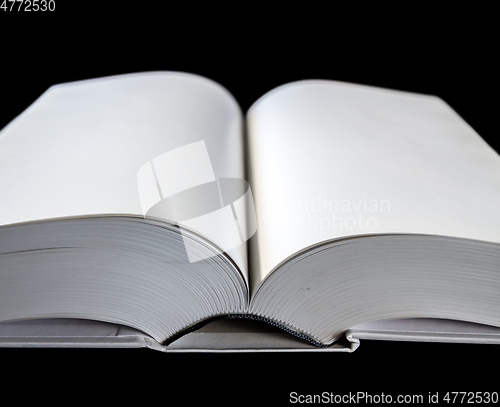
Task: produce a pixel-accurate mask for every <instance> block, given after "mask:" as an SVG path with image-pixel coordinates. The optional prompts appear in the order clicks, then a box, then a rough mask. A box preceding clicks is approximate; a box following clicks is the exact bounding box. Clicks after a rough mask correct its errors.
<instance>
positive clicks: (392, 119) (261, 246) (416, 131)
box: [247, 80, 500, 283]
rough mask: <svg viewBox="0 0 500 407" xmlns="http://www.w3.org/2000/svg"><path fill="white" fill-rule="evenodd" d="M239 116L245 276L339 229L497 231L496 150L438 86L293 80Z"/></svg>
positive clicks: (257, 275)
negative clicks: (252, 209) (253, 219)
mask: <svg viewBox="0 0 500 407" xmlns="http://www.w3.org/2000/svg"><path fill="white" fill-rule="evenodd" d="M480 102H481V101H478V103H480ZM247 122H248V138H249V146H250V157H251V182H252V191H253V193H254V199H255V205H256V213H257V222H258V232H257V235H256V236H254V238H253V239H252V241H251V243H252V250H253V252H252V258H253V262H252V264H253V270H252V279H253V280H254V283H255V282H257V281H258V280H261V279H263V278H264V277H265V276H266V275H267V274H268V273H269V272H270V271H271V270H272V269H273V268H274V267H276V266H277V265H278V264H279V263H280V262H282V261H284V260H285V259H287V258H288V257H289V256H292V255H293V254H294V253H296V252H298V251H300V250H302V249H304V248H306V247H308V246H311V245H314V244H317V243H319V242H323V241H328V240H331V239H335V238H340V237H345V236H352V235H364V234H379V233H419V234H431V235H447V236H455V237H464V238H471V239H479V240H486V241H492V242H500V213H499V211H498V208H499V207H500V157H499V156H498V155H497V153H496V152H495V151H494V150H493V149H492V148H490V147H489V146H488V145H487V144H486V143H485V142H484V141H483V140H482V139H481V138H480V137H479V136H478V134H477V133H476V132H475V131H474V130H473V129H472V128H471V127H470V126H469V125H468V124H467V123H466V122H465V121H464V120H463V119H461V118H460V117H459V116H458V114H456V113H455V112H454V111H453V110H452V109H451V108H450V107H449V106H448V105H447V104H446V103H444V102H443V101H442V100H441V99H439V98H437V97H434V96H427V95H418V94H412V93H407V92H400V91H393V90H386V89H379V88H375V87H369V86H362V85H354V84H347V83H339V82H334V81H326V80H309V81H300V82H295V83H291V84H287V85H283V86H281V87H279V88H277V89H275V90H272V91H271V92H269V93H268V94H266V95H264V96H263V97H262V98H261V99H260V100H258V101H257V102H256V103H255V104H254V105H253V106H252V107H251V109H250V110H249V112H248V114H247Z"/></svg>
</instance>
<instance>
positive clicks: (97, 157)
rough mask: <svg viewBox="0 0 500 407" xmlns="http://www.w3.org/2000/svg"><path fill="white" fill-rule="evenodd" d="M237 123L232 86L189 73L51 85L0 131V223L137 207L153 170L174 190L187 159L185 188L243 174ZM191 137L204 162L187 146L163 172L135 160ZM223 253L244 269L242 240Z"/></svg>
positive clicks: (148, 159)
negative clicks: (178, 161)
mask: <svg viewBox="0 0 500 407" xmlns="http://www.w3.org/2000/svg"><path fill="white" fill-rule="evenodd" d="M20 86H22V84H20ZM242 123H243V117H242V113H241V110H240V108H239V106H238V104H237V102H236V101H235V99H234V98H233V96H232V95H231V94H230V93H229V92H228V91H227V90H226V89H224V88H223V87H222V86H220V85H218V84H217V83H215V82H213V81H211V80H209V79H206V78H202V77H199V76H197V75H192V74H186V73H179V72H147V73H139V74H127V75H119V76H112V77H107V78H100V79H92V80H85V81H79V82H73V83H66V84H61V85H55V86H53V87H51V88H50V89H49V90H47V91H46V92H45V93H44V94H43V95H41V96H40V98H38V100H36V101H35V102H34V103H33V104H32V105H31V106H29V107H28V108H27V109H26V110H25V111H24V112H22V113H21V114H20V115H19V116H18V117H17V118H16V119H14V120H13V121H12V122H11V123H10V124H9V125H7V126H6V127H5V128H4V129H2V131H0V195H1V199H0V225H7V224H14V223H18V222H26V221H33V220H41V219H51V218H63V217H73V216H87V215H102V214H104V215H106V214H110V215H113V214H118V215H138V216H141V215H144V208H143V207H141V199H142V205H143V206H144V205H146V204H147V205H152V204H153V203H155V202H156V201H157V200H159V199H160V198H159V195H158V190H157V189H156V188H157V183H158V181H157V182H155V180H154V178H153V176H155V175H157V176H158V177H159V181H160V183H163V184H167V185H163V184H162V185H161V186H162V187H163V189H164V192H165V191H169V190H170V189H172V188H174V186H175V188H174V189H173V190H174V192H178V191H179V189H182V188H181V187H182V184H183V183H182V182H181V181H183V180H185V178H186V176H187V175H189V176H190V178H189V179H188V181H190V182H191V181H192V180H191V178H193V177H192V176H191V174H187V173H188V172H189V171H190V169H192V168H195V167H196V168H197V169H198V170H199V171H198V173H199V174H195V175H200V176H199V177H198V178H199V179H200V181H199V182H198V181H197V183H194V184H193V182H191V183H189V185H187V186H186V188H189V187H192V186H193V185H197V184H203V183H205V182H209V181H213V180H215V179H219V178H239V179H243V178H244V176H245V174H244V155H243V154H244V151H243V134H242ZM193 143H198V144H193ZM190 145H197V146H200V147H201V148H202V149H203V151H201V153H200V154H202V155H203V154H204V155H203V158H204V159H205V161H206V163H205V164H206V165H205V166H204V167H203V168H201V167H200V165H199V164H200V163H199V159H198V156H196V157H194V156H193V157H190V156H189V157H187V158H186V159H185V160H184V161H183V162H182V163H181V164H182V165H181V164H179V165H174V164H175V163H174V164H172V165H171V166H170V167H169V168H167V169H168V171H169V172H168V174H166V175H165V174H164V173H160V170H161V166H159V165H157V167H158V168H157V174H153V172H152V170H151V171H150V172H149V173H148V172H147V171H145V170H144V169H146V170H147V169H148V165H150V164H151V163H152V162H153V161H154V160H156V161H158V157H164V156H165V154H171V152H172V151H174V152H175V151H179V149H180V148H183V149H185V150H189V147H186V146H190ZM171 155H172V154H171ZM173 155H176V156H179V154H173ZM198 155H199V154H198ZM156 161H155V162H156ZM156 164H158V163H157V162H156ZM207 166H208V167H209V168H208V172H209V174H208V175H209V176H208V175H207V174H206V172H207V171H206V167H207ZM210 167H211V168H210ZM141 168H144V169H143V170H142V171H140V170H141ZM193 172H195V171H194V170H193ZM163 176H168V179H167V181H165V180H164V179H163V178H162V177H163ZM138 181H139V182H140V183H141V185H138ZM168 181H169V182H168ZM174 184H175V185H174ZM179 185H180V186H179ZM139 186H141V187H142V197H141V191H139ZM169 188H170V189H169ZM144 191H145V192H144ZM230 255H231V256H232V257H233V259H234V260H235V262H236V263H237V264H238V265H239V266H240V268H241V270H242V271H243V273H245V268H246V248H245V247H244V246H242V247H240V248H237V249H235V250H234V251H233V252H231V253H230Z"/></svg>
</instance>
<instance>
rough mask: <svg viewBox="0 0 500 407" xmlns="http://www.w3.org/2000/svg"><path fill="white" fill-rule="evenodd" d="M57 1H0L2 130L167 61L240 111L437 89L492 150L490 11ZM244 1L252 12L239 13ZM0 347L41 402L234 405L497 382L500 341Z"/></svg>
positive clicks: (493, 35)
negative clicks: (86, 85) (65, 86)
mask: <svg viewBox="0 0 500 407" xmlns="http://www.w3.org/2000/svg"><path fill="white" fill-rule="evenodd" d="M66 3H70V2H66ZM66 3H65V4H62V1H60V0H58V1H57V9H56V12H54V13H52V14H49V13H45V14H41V13H24V14H23V13H8V12H0V36H1V45H0V56H1V57H0V58H1V59H0V86H1V90H0V103H1V105H0V106H1V111H0V128H2V127H4V126H5V125H6V124H7V123H8V122H9V121H11V120H12V119H13V118H14V117H15V116H16V115H18V114H19V113H20V112H22V111H23V110H24V109H25V108H26V107H27V106H28V105H29V104H30V103H32V102H33V101H34V100H35V99H36V98H37V97H38V96H39V95H40V94H41V93H42V92H44V91H45V90H46V89H47V88H48V87H49V86H51V85H52V84H56V83H62V82H68V81H75V80H81V79H88V78H95V77H102V76H107V75H115V74H121V73H129V72H140V71H151V70H173V71H183V72H190V73H195V74H199V75H202V76H205V77H208V78H210V79H212V80H214V81H216V82H218V83H220V84H221V85H223V86H224V87H225V88H227V89H228V90H229V91H230V92H231V93H232V94H233V95H234V96H235V98H236V99H237V100H238V101H239V103H240V106H241V107H242V109H243V111H246V110H247V109H248V107H249V106H250V105H251V104H252V103H253V102H254V101H255V100H256V99H257V98H259V97H260V96H261V95H262V94H264V93H265V92H267V91H269V90H271V89H272V88H274V87H276V86H278V85H281V84H283V83H287V82H290V81H294V80H300V79H312V78H320V79H333V80H340V81H346V82H354V83H360V84H367V85H373V86H380V87H386V88H393V89H399V90H406V91H411V92H418V93H425V94H433V95H437V96H440V97H441V98H443V99H444V100H445V101H446V102H448V103H449V104H450V105H451V106H452V107H453V108H454V109H455V110H456V111H457V112H458V113H459V114H460V115H461V116H462V117H463V118H464V119H465V120H466V121H467V122H468V123H469V124H470V125H471V126H472V127H473V128H474V129H475V130H476V131H477V132H478V133H479V134H480V135H481V136H482V137H483V138H484V139H485V140H486V141H487V142H488V143H489V144H490V145H491V146H493V147H494V148H496V149H497V151H499V142H498V128H497V120H498V113H497V110H498V95H499V86H498V72H499V69H498V68H499V66H498V62H497V61H496V56H497V53H498V42H497V38H498V32H497V30H496V29H495V27H494V26H492V25H490V23H489V22H488V21H487V17H488V16H489V14H490V13H491V11H488V10H474V13H472V11H471V10H468V9H466V10H462V11H463V13H461V14H460V15H458V14H456V10H453V12H452V11H451V10H450V11H448V12H447V13H446V14H443V15H436V14H435V11H434V10H419V11H420V12H419V13H418V14H417V15H416V16H415V15H414V14H415V13H414V12H415V10H412V12H411V13H410V12H404V11H403V10H391V13H388V12H384V11H383V10H367V11H366V13H363V14H364V15H363V17H364V18H362V16H361V12H360V10H355V12H353V11H350V12H343V11H340V10H326V9H321V8H315V7H314V6H312V5H310V6H308V7H304V8H303V9H298V10H291V11H293V13H291V14H288V11H290V10H287V12H286V13H285V10H280V14H278V15H270V14H269V11H268V10H267V9H265V8H263V9H261V8H257V7H256V6H251V7H250V5H247V6H246V9H245V8H243V9H239V10H237V9H236V8H234V7H232V6H231V7H229V8H228V9H227V10H226V11H227V13H226V14H221V12H220V11H215V10H213V9H206V10H205V9H203V10H202V9H201V8H197V7H195V6H194V5H191V6H189V5H188V6H189V7H187V9H185V10H183V11H177V10H173V9H172V8H171V7H170V5H169V6H168V7H165V5H163V8H161V7H160V3H158V7H157V5H156V3H151V2H149V3H147V4H146V3H144V5H142V6H141V5H140V4H137V3H135V4H134V5H133V6H125V5H124V3H118V2H116V3H113V5H111V3H112V2H109V3H110V5H109V8H107V9H105V10H104V9H102V6H99V8H96V7H97V6H92V7H94V9H92V7H91V5H89V4H88V3H83V2H81V3H80V2H73V3H72V5H71V7H70V6H69V4H66ZM125 8H128V9H127V10H126V11H127V13H126V14H123V12H124V9H125ZM250 12H256V13H255V14H252V16H253V17H252V18H251V19H249V20H248V21H246V22H245V17H246V16H248V15H249V14H248V13H250ZM27 14H28V15H27ZM409 15H412V16H413V17H415V18H414V19H413V20H412V21H410V20H409ZM216 16H218V17H219V18H217V19H216ZM221 16H222V18H220V17H221ZM381 17H384V18H381ZM200 19H201V21H202V22H203V23H200ZM0 358H2V359H0V360H2V362H3V366H2V369H1V370H2V371H4V372H5V374H6V375H7V376H8V377H9V378H10V380H11V381H12V383H15V382H18V381H21V382H23V383H25V384H24V389H25V390H23V391H20V392H18V393H17V394H18V395H19V396H20V397H26V396H29V395H30V394H32V393H35V394H36V395H37V396H38V397H39V398H40V400H41V398H47V399H53V398H56V397H60V396H62V395H63V394H62V393H61V391H62V390H63V389H64V390H66V389H67V390H69V391H70V392H71V394H72V396H71V397H74V398H76V399H79V398H82V397H90V400H92V399H95V400H97V399H98V398H99V396H98V390H99V389H106V395H107V396H109V397H111V400H115V397H117V396H118V395H120V394H121V395H125V396H126V397H133V396H135V395H136V394H142V395H143V396H144V397H146V395H148V394H149V395H158V396H159V397H160V399H158V400H157V402H169V401H172V400H174V398H175V397H181V398H180V399H179V400H182V401H185V402H187V401H189V400H196V401H203V400H206V401H208V400H211V399H212V400H215V401H219V402H221V401H224V400H229V401H232V402H234V403H241V402H244V401H247V400H248V399H254V400H261V401H263V402H264V401H265V400H270V401H271V402H273V403H281V402H283V403H286V402H287V401H288V399H289V393H290V392H292V391H296V392H298V393H318V392H319V393H321V392H323V391H328V392H333V393H337V394H346V393H348V392H349V391H353V392H355V391H370V392H372V393H374V394H381V393H382V392H384V393H386V394H387V393H390V394H392V395H396V394H398V393H416V394H423V395H424V397H427V395H428V393H429V392H435V391H438V390H439V391H440V394H442V395H444V393H445V391H494V390H496V391H498V390H500V389H499V388H498V387H499V386H498V380H497V378H498V373H497V372H498V366H499V362H500V347H498V346H493V345H464V344H440V343H410V342H397V343H395V342H383V341H363V342H362V343H361V346H360V348H359V349H358V350H357V351H356V352H354V353H353V354H336V353H331V354H324V353H318V354H305V353H297V354H280V353H275V354H222V355H217V354H216V355H209V354H207V355H204V354H200V355H180V354H162V353H160V352H155V351H152V350H146V349H137V350H119V349H111V350H104V349H0ZM254 369H257V372H260V373H258V374H255V373H254V372H255V371H254ZM5 384H7V382H5ZM186 384H187V386H186ZM5 388H6V389H8V388H9V386H6V387H5ZM137 402H139V401H137Z"/></svg>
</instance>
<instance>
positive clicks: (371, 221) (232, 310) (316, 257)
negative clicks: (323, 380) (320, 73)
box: [0, 72, 500, 350]
mask: <svg viewBox="0 0 500 407" xmlns="http://www.w3.org/2000/svg"><path fill="white" fill-rule="evenodd" d="M0 194H1V199H0V321H1V322H2V323H0V345H2V344H4V345H5V346H7V345H9V346H10V345H12V344H14V345H15V344H16V343H23V338H26V337H36V336H38V337H40V338H42V339H43V338H45V339H43V340H42V339H41V340H40V341H39V342H37V343H38V344H42V345H43V343H50V344H52V345H54V346H57V345H58V341H57V340H55V339H51V340H48V341H47V337H52V338H56V337H59V338H64V337H65V336H67V337H72V338H74V337H90V338H91V339H90V340H89V342H88V343H91V344H93V345H96V346H99V343H101V344H104V343H108V344H111V345H116V346H119V344H120V343H127V344H129V345H130V344H131V343H132V342H134V341H136V339H133V340H130V341H129V342H127V340H126V339H124V338H131V337H135V338H137V337H140V340H138V341H136V342H134V343H141V344H144V343H145V344H147V346H149V347H152V348H156V349H167V350H168V349H182V348H183V345H182V343H183V342H182V340H185V338H188V337H189V335H191V334H187V335H186V333H187V332H190V331H193V329H197V328H199V327H201V326H202V325H203V323H206V322H207V321H212V320H214V319H217V318H218V319H219V321H216V322H218V323H220V324H221V325H220V327H219V328H216V329H215V328H214V329H215V330H214V329H212V330H210V329H208V330H206V331H203V329H204V328H201V329H199V330H197V331H195V332H193V333H196V332H198V333H199V337H201V336H202V334H203V332H206V333H207V336H206V337H208V336H210V335H208V334H210V332H212V333H213V332H215V333H218V334H219V335H218V336H216V338H217V339H216V340H213V341H212V343H211V345H209V346H208V347H206V349H208V350H209V349H210V347H211V346H213V349H215V348H217V346H219V348H218V349H223V348H224V347H223V346H222V347H220V343H221V341H223V340H224V338H230V337H231V334H232V333H234V332H236V331H238V329H236V328H234V327H238V326H239V325H238V324H239V323H240V322H241V321H244V320H257V321H263V322H265V323H267V324H268V325H269V326H270V327H273V326H274V327H276V328H278V331H279V332H285V335H286V337H287V338H294V340H297V341H299V342H294V343H293V345H290V346H291V348H294V347H296V348H308V349H310V348H311V349H335V347H336V346H337V347H338V344H339V343H341V342H342V341H343V340H346V339H347V340H349V341H351V343H352V344H354V345H353V346H354V347H355V344H357V342H358V340H359V338H363V337H367V338H370V337H375V338H386V337H390V338H393V339H394V338H396V339H397V338H398V337H399V338H403V339H404V338H405V337H408V336H410V337H413V338H424V340H432V338H433V337H434V338H436V337H437V338H439V337H441V338H444V339H445V340H458V341H460V340H463V341H476V342H500V333H499V332H500V214H499V212H498V208H499V204H500V157H499V156H498V155H497V153H496V152H495V151H494V150H493V149H492V148H490V147H489V146H488V145H487V144H486V143H485V142H484V141H483V140H482V139H481V138H480V137H479V136H478V135H477V133H476V132H475V131H474V130H473V129H472V128H471V127H470V126H469V125H468V124H467V123H465V122H464V121H463V120H462V119H461V118H460V117H459V116H458V115H457V114H456V113H455V112H454V111H453V110H452V109H451V108H450V107H449V106H448V105H447V104H446V103H445V102H443V101H442V100H441V99H439V98H437V97H435V96H428V95H420V94H412V93H407V92H401V91H395V90H386V89H379V88H374V87H369V86H361V85H355V84H347V83H340V82H334V81H327V80H305V81H299V82H294V83H290V84H287V85H283V86H281V87H278V88H276V89H274V90H272V91H270V92H269V93H267V94H265V95H264V96H262V97H261V98H260V99H259V100H257V101H256V102H255V103H254V105H253V106H252V107H251V108H250V109H249V111H248V112H246V115H244V114H243V112H242V111H241V109H240V108H239V106H238V103H237V101H236V100H234V98H233V97H232V96H231V94H230V93H229V92H228V91H227V90H225V89H224V88H222V87H221V86H220V85H218V84H216V83H214V82H212V81H211V80H208V79H206V78H202V77H199V76H196V75H191V74H186V73H178V72H149V73H141V74H129V75H123V76H115V77H108V78H102V79H95V80H86V81H80V82H75V83H67V84H62V85H56V86H53V87H52V88H50V89H49V90H48V91H47V92H45V93H44V94H43V95H42V96H41V97H40V98H39V99H38V100H37V101H35V102H34V103H33V104H32V105H31V106H30V107H29V108H28V109H27V110H25V111H24V112H23V113H22V114H20V115H19V116H18V117H17V118H16V119H15V120H13V121H12V122H11V123H10V124H9V125H7V126H6V127H5V128H4V129H3V130H2V131H1V132H0ZM231 319H238V320H240V321H231ZM90 321H95V323H92V322H90ZM381 321H382V322H381ZM384 321H385V322H384ZM440 321H441V322H440ZM451 321H460V322H457V323H456V324H452V325H449V324H450V323H451ZM226 323H229V325H224V324H226ZM231 323H233V325H231ZM89 324H90V325H89ZM250 324H251V322H250ZM408 324H410V325H411V327H410V328H409V326H410V325H408ZM447 324H448V325H447ZM476 324H478V325H476ZM227 326H229V328H227ZM443 326H444V327H448V328H446V329H444V330H443V331H440V327H443ZM61 327H64V329H62V328H61ZM109 327H119V328H117V329H118V330H116V329H114V328H113V329H111V331H112V332H114V333H111V334H109V332H108V331H109V329H110V328H109ZM231 327H233V328H231ZM471 327H472V328H471ZM226 328H227V329H228V331H227V333H224V329H226ZM51 329H53V330H54V331H53V332H59V331H58V330H61V329H62V331H61V332H62V333H60V334H57V333H55V334H51V331H50V330H51ZM205 329H207V328H205ZM259 329H260V328H259ZM273 329H274V328H273ZM68 330H69V331H68ZM71 330H74V331H73V332H80V333H78V334H76V333H75V334H74V335H73V334H72V333H71ZM257 331H258V329H257ZM264 331H265V330H264ZM264 331H263V332H262V335H263V336H265V334H266V332H264ZM2 332H3V333H4V334H2ZM5 332H7V333H5ZM9 332H11V333H10V334H9ZM12 332H14V333H12ZM27 332H28V333H27ZM43 332H45V334H44V333H43ZM47 332H48V333H47ZM82 332H90V333H87V334H85V333H82ZM92 332H94V334H92ZM116 332H122V335H121V337H120V338H117V337H118V336H120V335H118V334H116ZM440 332H441V334H442V335H441V336H440ZM443 332H444V333H443ZM238 333H239V334H240V336H237V335H236V336H234V337H235V338H236V337H237V338H239V339H237V340H243V342H244V341H245V338H247V339H248V338H251V337H252V334H251V333H248V332H246V331H245V328H242V329H241V330H240V331H238ZM275 334H276V331H272V332H270V333H269V336H268V337H267V338H274V336H273V335H275ZM290 334H292V335H290ZM2 335H3V336H2ZM405 335H406V336H405ZM113 336H115V337H116V338H115V339H110V337H113ZM13 338H14V339H13ZM92 338H94V340H92ZM103 338H105V339H103ZM179 338H180V339H179ZM242 338H243V339H242ZM44 340H45V342H44ZM100 341H101V342H100ZM120 341H122V342H120ZM28 342H29V341H28ZM35 342H36V341H35ZM76 342H78V341H76ZM76 342H74V343H76ZM187 342H189V341H187ZM187 342H186V343H187ZM285 342H286V340H285ZM68 343H70V342H64V339H60V342H59V344H66V345H67V344H68ZM6 344H7V345H6ZM79 344H80V345H81V341H80V342H79ZM179 344H181V345H179ZM218 344H219V345H218ZM251 346H252V345H251V344H246V345H244V348H245V347H246V349H248V348H250V347H251ZM266 346H267V345H266ZM273 346H274V345H273ZM279 346H280V345H277V347H275V349H279ZM287 346H288V345H287ZM353 346H351V348H350V349H353ZM271 347H272V346H271ZM341 347H342V346H341ZM188 348H189V349H191V348H196V346H195V345H192V344H190V345H186V346H185V347H184V349H188ZM227 348H231V345H228V347H227Z"/></svg>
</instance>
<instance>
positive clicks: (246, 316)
mask: <svg viewBox="0 0 500 407" xmlns="http://www.w3.org/2000/svg"><path fill="white" fill-rule="evenodd" d="M222 318H224V319H251V320H254V321H260V322H265V323H267V324H270V325H272V326H275V327H276V328H279V329H281V330H283V331H285V332H287V333H289V334H291V335H293V336H296V337H298V338H300V339H302V340H305V341H307V342H309V343H311V344H312V345H314V346H317V347H319V348H327V347H328V346H330V345H325V344H323V343H321V342H318V341H317V340H315V339H313V338H311V337H310V336H307V335H305V334H303V333H301V332H297V331H295V330H293V329H291V328H289V327H287V326H285V325H283V324H280V323H279V322H276V321H273V320H272V319H269V318H265V317H261V316H258V315H252V314H228V315H223V316H222Z"/></svg>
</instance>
